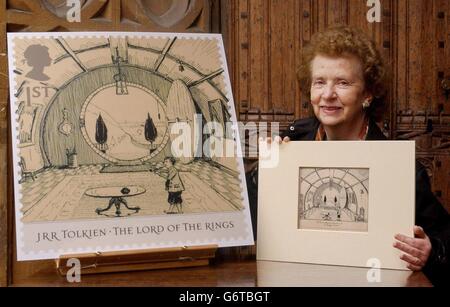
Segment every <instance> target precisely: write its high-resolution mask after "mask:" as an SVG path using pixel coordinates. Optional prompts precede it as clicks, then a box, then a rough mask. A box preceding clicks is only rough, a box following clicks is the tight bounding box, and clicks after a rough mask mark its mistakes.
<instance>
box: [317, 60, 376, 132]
mask: <svg viewBox="0 0 450 307" xmlns="http://www.w3.org/2000/svg"><path fill="white" fill-rule="evenodd" d="M311 77H312V78H311V104H312V106H313V109H314V114H315V115H316V117H317V119H319V121H320V122H321V123H322V125H324V126H325V127H329V128H340V127H352V123H355V122H359V121H360V120H361V119H362V118H363V117H364V112H363V107H362V103H363V102H364V100H366V99H370V98H371V96H370V95H368V94H367V93H366V92H365V85H364V76H363V71H362V64H361V61H360V60H359V59H358V58H357V57H355V56H351V55H349V56H340V57H330V56H325V55H317V56H316V57H315V58H314V60H313V61H312V63H311Z"/></svg>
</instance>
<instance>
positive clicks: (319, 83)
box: [313, 80, 324, 86]
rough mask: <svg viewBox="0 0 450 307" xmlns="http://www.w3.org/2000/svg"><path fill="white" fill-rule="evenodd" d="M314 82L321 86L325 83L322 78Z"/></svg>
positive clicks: (315, 84)
mask: <svg viewBox="0 0 450 307" xmlns="http://www.w3.org/2000/svg"><path fill="white" fill-rule="evenodd" d="M313 84H314V86H320V85H323V84H324V82H323V81H322V80H316V81H314V82H313Z"/></svg>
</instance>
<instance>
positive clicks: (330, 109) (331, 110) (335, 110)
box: [320, 106, 343, 116]
mask: <svg viewBox="0 0 450 307" xmlns="http://www.w3.org/2000/svg"><path fill="white" fill-rule="evenodd" d="M342 110H343V108H342V107H335V106H320V111H321V112H323V113H324V114H325V115H329V116H330V115H331V116H332V115H337V114H339V113H340V112H341V111H342Z"/></svg>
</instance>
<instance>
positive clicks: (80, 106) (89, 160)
mask: <svg viewBox="0 0 450 307" xmlns="http://www.w3.org/2000/svg"><path fill="white" fill-rule="evenodd" d="M8 43H9V60H10V80H11V81H10V82H11V86H10V89H11V97H12V99H11V100H12V101H11V102H12V104H11V105H12V108H11V120H12V122H11V124H12V127H13V150H14V173H15V196H16V197H15V199H16V221H17V226H18V227H17V240H18V244H17V246H18V258H19V259H20V260H26V259H42V258H54V257H57V256H59V255H60V254H63V253H68V252H71V251H78V252H80V251H81V252H83V251H86V252H92V251H102V250H124V249H138V248H139V249H142V248H150V247H168V246H180V245H193V244H197V245H201V244H218V245H219V246H232V245H248V244H253V235H252V231H251V221H250V215H249V212H248V200H247V194H246V186H245V180H244V178H245V175H244V169H243V163H242V159H241V158H238V157H242V155H241V154H239V153H240V151H241V147H240V142H236V139H239V138H238V135H237V134H236V132H233V131H230V130H227V126H229V124H230V123H231V124H235V123H236V114H235V110H234V102H233V98H232V92H231V86H230V81H229V75H228V70H227V65H226V59H225V54H224V49H223V42H222V38H221V36H220V35H213V34H211V35H209V34H207V35H205V34H177V33H27V34H8ZM186 131H187V132H189V135H187V134H185V132H186ZM180 144H181V146H180ZM222 147H223V148H224V149H223V150H222V151H218V148H222ZM230 148H231V151H232V155H229V151H230V150H229V149H230ZM177 149H178V151H177ZM227 150H228V151H227ZM180 152H181V153H180ZM217 152H219V153H220V152H222V153H224V154H223V155H220V154H217ZM225 152H227V153H228V155H225Z"/></svg>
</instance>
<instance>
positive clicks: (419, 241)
mask: <svg viewBox="0 0 450 307" xmlns="http://www.w3.org/2000/svg"><path fill="white" fill-rule="evenodd" d="M299 79H300V82H301V85H302V90H303V91H304V92H306V93H307V94H308V95H309V96H310V99H311V105H312V107H313V110H314V115H315V117H314V118H309V119H301V120H297V121H295V122H294V123H293V124H292V125H290V127H289V128H288V130H287V131H285V132H283V133H281V135H280V137H277V139H278V142H289V141H296V140H310V141H312V140H316V141H325V140H333V141H336V140H368V141H370V140H385V139H386V137H385V136H384V135H383V133H382V132H381V130H380V129H379V127H378V126H377V124H376V123H375V122H376V120H377V119H379V118H380V117H381V115H382V110H383V104H384V98H385V95H386V92H387V86H388V82H387V69H386V67H385V64H384V63H383V60H382V58H381V56H380V53H379V52H378V50H377V49H376V47H375V44H374V43H373V42H372V41H371V40H370V39H369V38H367V37H366V36H365V35H364V34H363V33H362V32H360V31H357V30H355V29H351V28H348V27H338V28H333V29H330V30H327V31H326V32H322V33H318V34H316V35H315V36H314V37H313V39H312V40H311V43H310V44H309V45H308V47H307V48H306V50H304V53H303V58H302V66H301V67H300V71H299ZM248 182H249V186H250V191H249V192H250V199H252V196H253V200H256V194H255V189H253V190H252V186H253V187H256V184H257V182H256V180H255V177H253V178H252V177H249V178H248ZM253 205H255V203H253ZM254 208H256V207H254ZM416 224H417V225H418V226H415V227H414V234H415V237H414V238H410V237H407V236H405V235H402V234H397V235H395V240H393V241H394V242H395V243H394V247H395V248H397V249H399V250H401V251H402V252H403V253H402V256H401V259H402V260H404V261H405V262H407V265H408V268H410V269H411V270H413V271H420V270H423V271H424V272H425V274H426V275H427V276H428V277H429V278H430V280H431V281H432V282H433V283H435V284H441V283H444V282H445V283H448V282H449V281H448V279H449V278H450V269H449V267H450V264H449V262H450V259H449V254H450V217H449V214H448V213H447V212H446V210H445V209H444V208H443V207H442V205H441V204H440V203H439V202H438V200H437V199H436V198H435V197H434V195H433V193H432V192H431V190H430V183H429V178H428V176H427V173H426V170H425V169H424V167H423V166H422V165H420V164H419V163H417V164H416Z"/></svg>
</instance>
